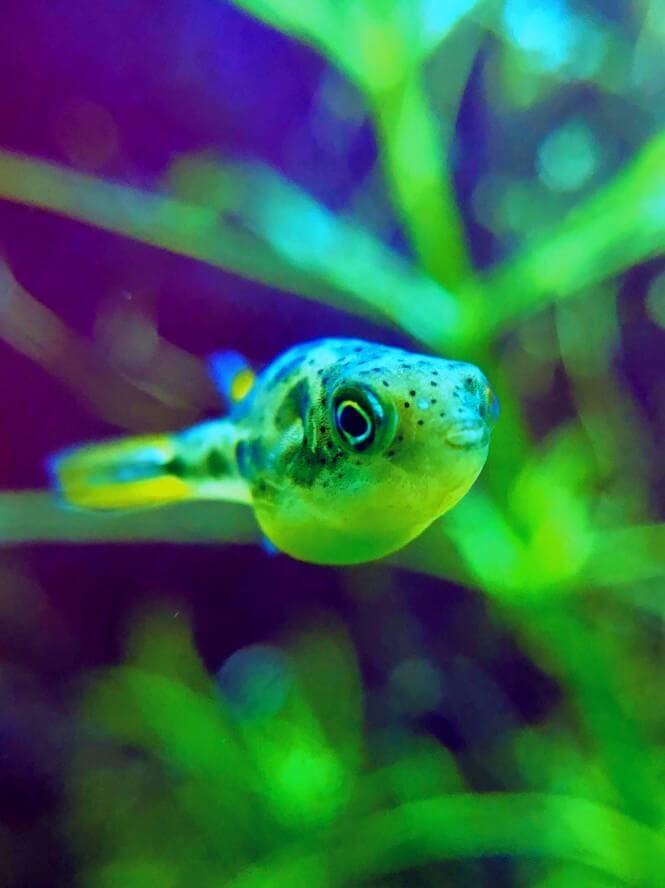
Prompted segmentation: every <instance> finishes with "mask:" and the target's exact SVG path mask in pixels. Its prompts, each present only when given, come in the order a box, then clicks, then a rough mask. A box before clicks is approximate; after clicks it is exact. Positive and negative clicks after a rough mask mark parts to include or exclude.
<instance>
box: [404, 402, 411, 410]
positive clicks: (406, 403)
mask: <svg viewBox="0 0 665 888" xmlns="http://www.w3.org/2000/svg"><path fill="white" fill-rule="evenodd" d="M404 406H405V407H406V408H407V409H408V408H409V407H410V406H411V405H410V404H409V402H408V401H405V402H404Z"/></svg>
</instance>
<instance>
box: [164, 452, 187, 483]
mask: <svg viewBox="0 0 665 888" xmlns="http://www.w3.org/2000/svg"><path fill="white" fill-rule="evenodd" d="M164 471H165V472H167V473H168V474H169V475H175V476H176V478H184V477H185V476H186V475H187V463H186V462H185V460H184V459H183V458H182V457H181V456H174V457H173V458H172V459H170V460H169V461H168V462H166V463H164Z"/></svg>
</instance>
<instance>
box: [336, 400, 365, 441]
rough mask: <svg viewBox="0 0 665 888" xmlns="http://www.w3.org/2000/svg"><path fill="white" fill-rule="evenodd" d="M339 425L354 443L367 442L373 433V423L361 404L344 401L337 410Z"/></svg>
mask: <svg viewBox="0 0 665 888" xmlns="http://www.w3.org/2000/svg"><path fill="white" fill-rule="evenodd" d="M337 425H338V428H339V430H340V432H342V434H343V435H344V436H345V437H346V438H347V439H348V440H349V441H351V442H352V443H354V444H359V443H362V442H363V441H366V440H367V438H368V437H369V435H370V434H371V431H372V422H371V420H370V418H369V416H368V415H367V413H365V411H364V410H363V409H362V407H361V406H360V405H359V404H356V403H354V402H353V401H343V402H342V403H341V404H340V405H339V407H338V408H337Z"/></svg>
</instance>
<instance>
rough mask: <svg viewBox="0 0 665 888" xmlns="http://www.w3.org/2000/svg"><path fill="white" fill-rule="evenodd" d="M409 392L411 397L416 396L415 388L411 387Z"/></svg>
mask: <svg viewBox="0 0 665 888" xmlns="http://www.w3.org/2000/svg"><path fill="white" fill-rule="evenodd" d="M409 394H410V395H411V397H412V398H415V397H416V390H415V389H411V391H410V392H409Z"/></svg>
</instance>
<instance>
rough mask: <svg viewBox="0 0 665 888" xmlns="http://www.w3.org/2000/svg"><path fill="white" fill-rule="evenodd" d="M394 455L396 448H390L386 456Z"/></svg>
mask: <svg viewBox="0 0 665 888" xmlns="http://www.w3.org/2000/svg"><path fill="white" fill-rule="evenodd" d="M394 455H395V451H394V450H389V451H388V453H387V454H386V456H394Z"/></svg>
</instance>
